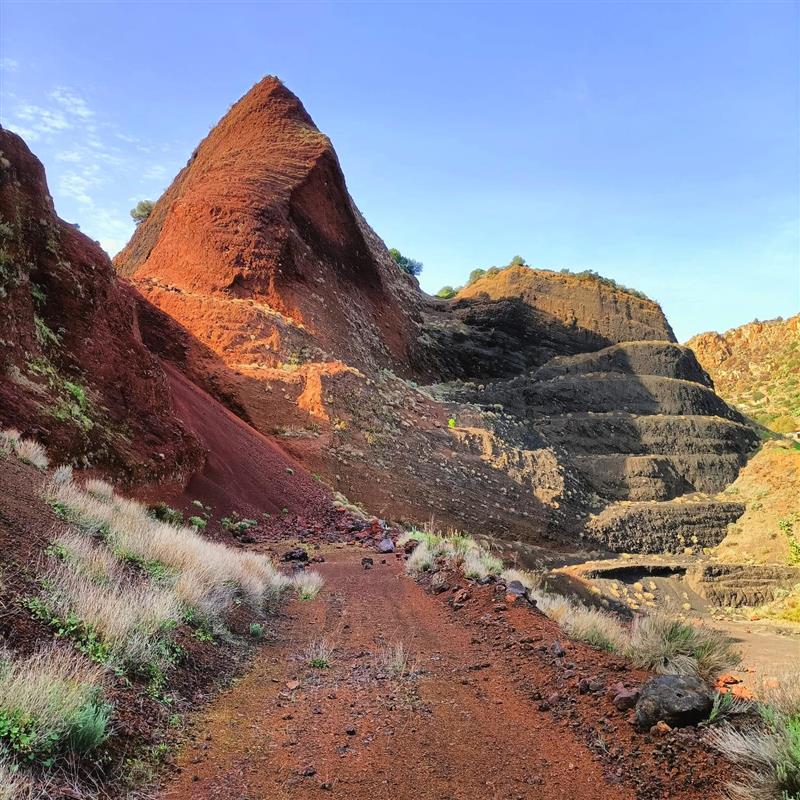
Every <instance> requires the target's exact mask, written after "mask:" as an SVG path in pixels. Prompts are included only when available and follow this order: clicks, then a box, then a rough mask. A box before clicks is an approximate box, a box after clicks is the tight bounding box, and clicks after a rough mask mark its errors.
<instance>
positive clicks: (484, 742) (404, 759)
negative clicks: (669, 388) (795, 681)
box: [162, 550, 718, 800]
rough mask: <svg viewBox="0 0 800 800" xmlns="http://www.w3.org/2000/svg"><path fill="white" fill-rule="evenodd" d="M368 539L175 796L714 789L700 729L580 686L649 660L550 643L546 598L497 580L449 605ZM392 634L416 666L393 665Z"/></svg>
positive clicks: (196, 757) (619, 676)
mask: <svg viewBox="0 0 800 800" xmlns="http://www.w3.org/2000/svg"><path fill="white" fill-rule="evenodd" d="M362 554H363V551H352V550H351V551H345V552H341V551H331V552H326V555H327V556H328V558H329V560H328V562H327V563H325V564H323V565H322V567H321V571H322V572H323V573H324V574H325V577H326V579H327V586H326V589H325V590H324V592H323V594H322V595H321V596H320V598H319V599H318V600H317V601H316V602H314V603H305V604H304V603H296V604H295V605H294V606H293V607H292V609H291V610H290V615H291V624H290V625H289V626H288V627H286V628H285V629H283V630H282V631H280V633H279V636H280V639H279V642H278V643H277V646H275V645H269V646H266V647H265V648H264V649H263V650H262V654H261V657H260V658H259V659H258V660H257V661H256V664H255V666H254V668H253V670H252V671H251V672H250V673H249V674H248V675H247V676H246V677H245V678H244V679H243V680H242V681H241V682H239V683H238V684H237V685H236V686H235V687H233V688H232V689H230V690H229V691H227V692H225V693H224V694H223V695H222V696H220V697H219V698H218V700H217V701H216V702H215V703H214V704H213V705H212V707H211V709H210V711H209V713H208V714H207V716H206V718H205V719H204V720H202V721H201V722H200V724H199V726H198V727H197V729H196V732H195V733H194V734H193V735H192V737H191V739H192V741H191V742H190V743H189V744H188V745H187V747H186V748H185V749H184V751H183V752H182V754H181V755H180V756H179V757H178V759H177V774H176V775H175V776H174V778H173V779H172V780H171V781H170V782H169V783H168V785H167V786H166V788H165V791H164V793H163V795H162V797H163V798H164V800H190V799H191V800H194V799H195V798H199V797H202V798H205V800H234V798H242V797H247V798H250V800H266V798H270V799H272V798H298V799H299V798H307V797H317V796H320V791H321V790H323V791H325V793H326V794H327V793H329V795H328V796H331V797H333V798H352V799H353V800H361V799H362V798H363V799H364V800H367V799H368V800H373V798H398V799H401V798H402V799H405V798H408V800H412V798H413V800H417V799H419V800H428V799H430V800H434V799H435V800H442V798H464V797H496V798H531V800H533V798H536V800H561V799H562V798H565V797H570V798H576V799H578V800H579V799H580V798H585V799H586V800H589V799H590V798H591V799H592V800H594V799H595V798H602V800H623V798H626V799H628V800H633V799H634V798H662V797H664V798H666V797H670V798H684V799H685V800H689V798H693V799H696V800H699V799H700V798H705V797H709V796H710V794H711V791H712V789H713V788H714V787H715V786H716V785H717V783H718V782H717V774H716V773H717V770H716V767H715V766H714V765H715V760H714V756H712V755H710V754H709V753H708V752H707V751H706V750H705V748H704V747H702V745H701V744H699V742H698V741H697V738H696V734H695V733H693V732H691V733H686V734H685V733H682V732H673V733H671V734H669V735H668V736H667V737H664V738H663V739H657V740H654V739H652V738H651V737H649V736H641V735H639V734H636V733H634V731H633V729H632V726H631V725H630V722H629V720H628V719H627V718H626V716H625V715H623V714H620V712H617V711H615V710H614V709H613V706H612V705H611V702H610V699H609V698H608V696H607V695H605V694H592V695H581V694H579V692H578V689H577V683H578V681H579V680H580V678H582V677H591V678H594V679H598V680H602V681H606V682H607V685H611V683H612V682H617V681H625V682H626V683H628V684H629V685H630V684H631V683H633V684H635V683H637V682H639V681H641V680H642V679H643V678H644V677H645V676H644V675H643V674H642V673H639V672H630V671H627V670H626V668H625V666H624V664H622V663H621V662H619V661H617V660H616V659H613V658H609V657H606V656H604V655H603V654H601V653H599V652H598V651H596V650H592V649H591V648H588V647H583V646H580V645H577V644H573V643H569V642H565V641H563V640H562V644H563V645H564V648H565V650H566V657H565V658H561V659H559V658H556V657H555V656H552V655H550V651H549V648H550V646H551V644H552V643H553V641H555V640H556V639H558V638H559V632H558V629H557V628H556V626H555V625H554V624H553V623H552V622H551V621H550V620H548V619H546V618H544V617H542V616H541V615H539V614H537V613H535V612H531V611H530V610H528V609H525V608H511V609H509V610H507V611H496V610H493V606H492V602H491V596H490V590H489V589H479V590H476V589H472V590H471V592H472V595H473V599H472V600H470V601H468V602H467V604H466V606H465V607H464V608H463V609H462V610H460V611H453V610H451V609H449V608H448V607H447V606H446V605H445V604H444V603H443V602H441V599H437V597H435V596H433V595H430V594H426V593H425V592H424V591H423V590H422V589H421V588H420V587H419V586H418V585H416V584H415V583H414V582H413V581H411V580H410V579H409V578H407V577H405V576H403V575H402V574H400V573H401V571H402V570H401V567H402V561H400V560H399V559H396V558H395V557H394V556H388V557H387V559H386V560H387V562H388V563H385V564H384V563H381V559H380V557H376V558H375V561H376V564H375V567H374V568H373V569H371V570H368V571H365V570H363V569H362V567H361V565H360V563H359V559H360V557H361V555H362ZM448 596H449V595H442V596H441V598H442V599H444V598H446V597H448ZM318 637H326V638H327V640H328V641H329V643H330V644H331V645H333V646H334V647H335V649H334V651H333V655H332V656H331V657H330V668H329V669H321V670H320V669H317V670H315V669H311V668H310V667H309V665H308V663H307V662H308V657H307V656H305V655H304V650H305V649H306V647H307V646H308V644H309V643H310V642H312V641H314V640H316V639H317V638H318ZM395 642H402V643H403V644H404V645H405V647H406V650H407V652H408V653H409V655H410V666H411V667H412V669H414V670H415V671H418V675H417V676H416V677H408V676H406V677H398V676H396V675H392V674H391V672H389V671H387V669H386V668H385V667H382V666H381V664H380V653H381V652H382V650H383V649H384V648H386V647H387V646H389V645H390V644H392V643H395ZM554 694H555V695H557V697H555V698H553V697H550V696H551V695H554ZM544 698H550V700H549V703H548V705H549V708H545V706H544V705H543V699H544ZM323 796H324V795H323Z"/></svg>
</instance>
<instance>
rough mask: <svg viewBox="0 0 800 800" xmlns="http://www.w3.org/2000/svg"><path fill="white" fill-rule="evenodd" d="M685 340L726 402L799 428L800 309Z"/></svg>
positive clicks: (775, 426) (773, 425) (783, 427)
mask: <svg viewBox="0 0 800 800" xmlns="http://www.w3.org/2000/svg"><path fill="white" fill-rule="evenodd" d="M686 344H687V346H688V347H690V348H691V349H692V350H694V352H695V353H696V354H697V359H698V360H699V361H700V363H701V364H702V365H703V368H704V369H705V370H706V371H707V372H708V373H709V375H711V377H712V378H713V379H714V387H715V388H716V390H717V392H719V394H720V395H721V396H722V397H724V398H725V400H726V401H727V402H729V403H731V404H733V405H734V406H736V407H737V408H739V409H740V410H741V411H742V412H743V413H745V414H747V415H748V416H750V417H752V418H753V419H755V420H757V421H758V422H760V423H761V424H762V425H764V426H766V427H767V428H770V429H771V430H773V431H776V432H777V433H789V432H791V431H797V430H800V314H795V316H793V317H789V319H785V320H784V319H774V320H770V321H768V322H750V323H748V324H746V325H742V326H740V327H738V328H732V329H731V330H729V331H726V332H725V333H713V332H711V333H701V334H699V335H697V336H694V337H692V338H691V339H690V340H689V341H688V342H687V343H686Z"/></svg>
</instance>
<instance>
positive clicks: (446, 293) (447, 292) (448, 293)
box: [436, 286, 456, 300]
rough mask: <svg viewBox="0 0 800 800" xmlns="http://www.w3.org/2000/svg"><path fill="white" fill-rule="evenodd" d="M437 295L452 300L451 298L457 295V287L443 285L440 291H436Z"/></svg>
mask: <svg viewBox="0 0 800 800" xmlns="http://www.w3.org/2000/svg"><path fill="white" fill-rule="evenodd" d="M436 296H437V297H441V298H442V300H450V298H452V297H455V296H456V289H454V288H453V287H452V286H442V288H441V289H439V291H438V292H436Z"/></svg>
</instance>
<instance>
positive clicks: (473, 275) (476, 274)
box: [467, 267, 486, 284]
mask: <svg viewBox="0 0 800 800" xmlns="http://www.w3.org/2000/svg"><path fill="white" fill-rule="evenodd" d="M485 274H486V270H485V269H481V268H480V267H479V268H478V269H474V270H472V272H470V274H469V278H467V283H468V284H470V283H475V281H476V280H478V278H482V277H483V276H484V275H485Z"/></svg>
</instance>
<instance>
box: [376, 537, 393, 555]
mask: <svg viewBox="0 0 800 800" xmlns="http://www.w3.org/2000/svg"><path fill="white" fill-rule="evenodd" d="M377 550H378V552H379V553H393V552H394V542H393V541H392V540H391V539H389V538H388V537H387V538H386V539H381V540H380V541H379V542H378V546H377Z"/></svg>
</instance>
